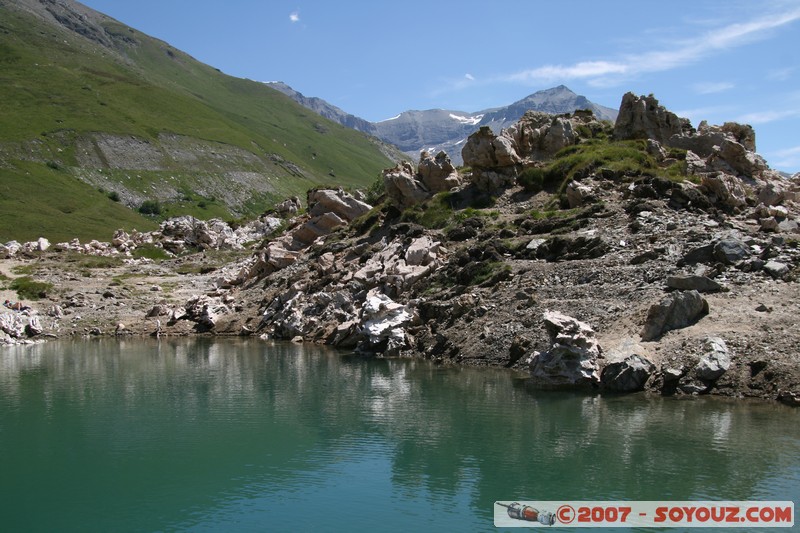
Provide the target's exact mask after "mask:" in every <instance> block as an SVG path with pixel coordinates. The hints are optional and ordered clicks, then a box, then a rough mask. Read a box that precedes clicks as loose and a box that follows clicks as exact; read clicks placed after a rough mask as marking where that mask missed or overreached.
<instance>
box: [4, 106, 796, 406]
mask: <svg viewBox="0 0 800 533" xmlns="http://www.w3.org/2000/svg"><path fill="white" fill-rule="evenodd" d="M609 138H610V139H613V140H614V141H625V142H628V143H629V144H627V145H624V147H623V148H625V149H628V148H630V150H634V151H635V150H639V152H636V153H635V154H634V155H635V157H640V161H639V162H640V164H641V166H640V167H626V166H624V165H621V164H619V161H621V160H622V159H623V157H629V156H628V155H624V154H623V155H619V154H617V153H616V152H615V153H613V154H612V155H611V156H608V157H607V158H606V159H603V158H602V157H599V158H596V160H593V161H594V162H593V163H592V164H590V165H585V166H583V167H577V166H574V165H573V166H572V167H567V166H566V163H564V165H565V166H564V168H563V169H560V170H559V172H561V173H562V174H560V177H561V178H562V179H560V180H559V181H558V182H552V181H548V176H551V175H552V174H553V173H554V172H555V171H554V170H553V168H554V165H555V164H556V163H558V162H562V161H573V160H577V158H578V157H579V156H581V155H582V153H583V152H580V151H579V149H586V150H588V149H594V147H597V149H598V150H600V149H601V148H602V147H603V146H605V145H606V144H608V139H609ZM603 143H605V144H603ZM637 147H638V148H637ZM614 149H615V150H621V149H622V148H620V147H619V146H616V147H615V148H614ZM570 150H572V151H570ZM565 151H566V152H565ZM626 153H627V152H626ZM639 153H641V154H642V155H641V156H639V155H636V154H639ZM462 155H463V156H464V161H465V163H466V164H467V165H468V167H469V168H467V169H462V171H459V170H457V169H455V168H454V167H453V165H452V164H450V161H449V159H448V158H447V157H446V155H444V154H439V155H436V156H431V155H428V154H424V153H423V155H422V157H421V160H420V163H419V165H418V166H417V168H416V169H415V168H414V167H413V166H412V165H410V164H407V163H406V164H401V165H399V166H398V167H396V168H393V169H388V170H386V171H385V172H384V177H383V184H384V186H385V194H384V195H383V196H382V197H381V198H380V199H379V200H380V201H379V202H377V205H375V206H373V205H370V204H368V203H367V202H366V201H365V198H364V197H363V195H359V194H357V193H349V192H345V191H343V190H336V189H318V190H313V191H310V192H309V194H308V198H307V201H306V206H307V209H306V210H305V211H304V210H303V208H302V206H301V202H300V201H299V200H298V199H291V200H287V202H285V203H284V204H282V205H281V206H279V209H278V210H277V211H276V212H275V213H271V214H269V215H267V216H264V217H262V218H261V219H259V220H258V221H255V222H254V223H252V224H250V225H248V226H246V227H239V228H233V227H231V226H230V225H228V224H226V223H224V222H221V221H209V222H202V221H197V220H194V219H191V218H190V217H183V218H181V219H178V220H170V221H166V222H165V223H163V224H162V227H161V229H160V230H159V231H158V232H153V233H150V234H133V235H128V234H122V233H118V234H117V235H115V236H114V239H113V240H112V242H110V243H92V244H90V245H81V244H80V243H75V242H73V243H62V244H60V245H59V244H57V245H54V246H52V247H51V246H49V243H47V242H45V241H43V240H40V241H38V242H36V243H28V244H25V245H15V244H14V243H8V244H6V245H5V246H4V247H0V257H3V256H5V257H6V259H3V260H0V270H2V273H3V274H4V275H5V277H6V278H8V281H7V282H3V283H4V284H6V283H9V282H10V281H12V280H13V279H16V278H19V277H22V276H28V277H30V278H31V279H34V280H36V281H38V282H41V283H44V284H46V285H45V286H46V289H44V290H43V291H42V292H43V298H41V299H40V300H38V301H34V302H28V301H26V304H29V305H31V307H32V308H33V309H31V310H30V311H11V310H8V311H5V312H4V313H2V314H0V330H2V332H3V333H0V342H5V343H18V342H36V341H37V340H38V339H41V338H43V337H68V336H80V335H152V334H156V333H158V334H159V335H188V334H212V335H253V336H260V337H263V338H271V339H286V340H295V341H297V342H301V341H302V342H316V343H324V344H329V345H332V346H337V347H341V348H346V349H356V350H359V351H361V352H364V353H369V354H375V355H377V356H385V357H391V356H411V357H424V358H427V359H431V360H433V361H435V362H437V363H439V364H463V365H473V366H501V367H508V368H516V369H520V370H524V371H525V372H527V373H528V374H529V375H530V378H531V380H532V382H533V383H534V384H535V385H536V386H539V387H544V388H560V387H585V388H597V389H601V390H608V391H614V392H632V391H639V390H647V391H651V392H653V393H658V394H665V395H669V394H718V395H726V396H735V397H758V398H766V399H771V400H779V401H782V402H784V403H786V404H789V405H795V406H796V405H798V404H800V349H798V346H800V333H798V331H797V327H796V316H797V314H798V311H800V299H799V298H798V296H800V284H799V283H798V273H800V229H798V221H799V220H800V216H799V215H800V205H798V203H797V200H798V198H800V196H799V195H800V177H799V176H797V175H796V176H794V177H793V178H792V179H786V178H784V177H782V176H780V175H779V174H778V173H777V172H774V171H772V170H770V169H769V167H768V166H767V164H766V163H765V162H764V161H763V160H762V159H761V158H760V157H759V156H758V155H757V154H756V153H755V133H754V132H753V130H752V128H750V127H749V126H743V125H738V124H732V123H727V124H725V125H722V126H709V125H706V124H701V125H700V126H699V127H698V128H697V129H694V128H693V127H692V126H691V124H689V123H688V121H686V120H685V119H680V118H678V117H676V116H675V115H674V114H672V113H670V112H669V111H667V110H665V109H664V108H663V107H661V106H659V105H658V102H657V101H656V100H655V99H654V98H653V97H652V96H651V97H637V96H635V95H632V94H628V95H626V96H625V97H624V98H623V101H622V105H621V108H620V114H619V118H618V119H617V122H616V124H615V125H613V127H612V126H609V125H608V124H605V123H601V122H599V121H597V120H595V118H594V117H593V116H592V115H591V113H589V112H576V113H574V114H571V115H559V116H555V117H554V116H551V115H545V114H543V113H528V114H526V115H525V117H523V119H522V120H520V122H519V123H518V124H517V125H516V126H514V127H512V128H509V129H508V130H505V131H504V132H503V133H501V134H500V135H494V134H493V133H492V132H491V131H490V130H484V129H482V130H480V131H478V132H476V133H475V134H473V136H471V137H470V138H469V140H468V141H467V143H466V145H465V147H464V150H463V152H462ZM569 157H572V158H573V159H568V158H569ZM603 157H606V156H603ZM554 161H555V162H556V163H553V162H554ZM676 168H679V169H680V170H681V176H677V175H675V174H674V173H673V170H674V169H676ZM137 250H140V251H141V250H150V251H152V250H159V251H161V252H162V253H163V254H164V256H163V257H162V258H155V259H148V258H147V257H143V256H142V254H141V253H140V254H137ZM137 255H139V257H137ZM2 296H4V299H14V298H16V294H15V293H14V292H13V291H12V290H10V289H9V288H6V289H5V290H4V291H3V294H2Z"/></svg>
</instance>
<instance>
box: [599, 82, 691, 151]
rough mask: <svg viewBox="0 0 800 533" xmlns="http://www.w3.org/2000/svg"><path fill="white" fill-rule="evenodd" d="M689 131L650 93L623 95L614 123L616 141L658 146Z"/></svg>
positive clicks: (684, 124)
mask: <svg viewBox="0 0 800 533" xmlns="http://www.w3.org/2000/svg"><path fill="white" fill-rule="evenodd" d="M688 131H691V125H690V124H689V121H688V120H686V119H683V118H680V117H678V116H677V115H676V114H675V113H672V112H671V111H668V110H667V109H666V108H665V107H664V106H662V105H660V104H659V103H658V100H657V99H656V98H655V96H653V95H652V94H651V95H649V96H636V95H635V94H633V93H626V94H625V95H624V96H623V97H622V103H621V104H620V107H619V114H618V115H617V121H616V123H615V124H614V138H615V139H619V140H626V139H653V140H655V141H658V142H659V143H661V144H666V143H667V142H668V141H669V140H670V139H671V138H672V137H673V136H674V135H681V134H683V133H684V132H688Z"/></svg>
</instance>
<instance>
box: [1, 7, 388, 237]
mask: <svg viewBox="0 0 800 533" xmlns="http://www.w3.org/2000/svg"><path fill="white" fill-rule="evenodd" d="M23 8H28V9H23ZM43 9H44V8H42V6H41V4H38V2H31V1H30V0H13V1H6V2H2V3H0V116H2V117H3V119H2V121H0V177H1V178H2V180H3V191H4V192H3V194H4V196H3V201H4V202H8V203H10V204H14V202H17V203H19V204H20V205H21V204H22V203H23V202H25V201H26V198H25V197H24V196H22V194H23V192H24V191H25V190H26V187H25V186H24V184H25V182H26V181H27V180H28V179H29V174H28V173H31V174H35V175H36V176H39V177H40V178H41V181H40V182H39V185H40V186H41V187H43V188H44V189H48V188H51V187H56V188H57V187H63V186H65V182H64V181H63V180H59V179H55V178H53V177H54V176H59V177H62V178H64V179H66V178H67V177H72V180H73V181H76V178H77V180H83V181H85V182H86V183H88V184H91V187H90V188H92V189H96V188H98V187H100V188H104V189H107V190H114V191H118V192H119V193H120V196H121V197H122V199H123V202H122V203H123V204H127V205H128V207H130V208H136V207H137V206H138V204H139V203H141V201H142V200H144V199H146V198H154V199H159V200H160V201H162V203H164V204H165V205H166V206H168V207H169V209H168V211H170V212H171V214H175V213H177V212H180V211H184V212H186V211H187V210H188V211H192V212H194V213H196V214H200V215H203V214H204V213H205V212H208V214H209V216H211V215H219V214H221V213H222V214H224V213H228V214H229V215H231V216H241V215H248V214H249V215H252V214H256V213H258V212H260V211H262V210H263V209H264V208H266V207H269V206H270V205H271V204H273V203H274V202H275V201H277V200H279V199H281V198H283V197H285V196H287V195H292V194H300V195H302V194H303V193H304V192H305V190H307V189H308V188H310V187H312V186H314V185H317V184H320V183H335V184H338V185H342V186H354V187H360V186H366V185H368V184H369V183H371V182H372V181H374V180H375V178H376V176H377V175H378V173H379V172H380V169H381V168H384V167H386V166H389V165H390V164H391V163H390V161H389V160H388V159H386V158H385V157H384V156H383V155H382V154H381V152H380V150H379V147H378V146H377V144H376V141H375V140H374V139H370V138H368V137H366V136H365V135H363V134H361V133H358V132H355V131H353V130H350V129H347V128H344V127H342V126H339V125H338V124H335V123H333V122H330V121H328V120H326V119H324V118H322V117H320V116H319V115H316V114H315V113H313V112H312V111H309V110H307V109H305V108H303V107H301V106H300V105H298V104H296V103H295V102H293V101H292V100H291V99H289V98H288V97H286V96H284V95H283V94H281V93H279V92H277V91H274V90H272V89H270V88H269V87H267V86H265V85H264V84H261V83H257V82H253V81H250V80H243V79H237V78H233V77H231V76H227V75H225V74H223V73H221V72H219V71H217V70H216V69H214V68H212V67H210V66H208V65H204V64H202V63H199V62H197V61H195V60H194V59H192V58H191V57H190V56H188V55H186V54H184V53H182V52H180V51H178V50H176V49H174V48H172V47H170V46H169V45H168V44H166V43H164V42H162V41H159V40H157V39H153V38H150V37H148V36H146V35H144V34H142V33H140V32H138V31H135V30H133V29H131V28H129V27H127V26H125V25H123V24H121V23H119V22H117V21H114V20H113V19H110V18H108V17H105V16H103V15H100V14H98V13H96V12H93V11H91V10H89V9H88V8H85V7H84V6H81V5H79V4H75V3H68V4H67V8H66V11H65V12H63V13H62V12H59V13H57V15H58V16H59V17H60V18H58V17H53V16H52V13H49V12H47V11H44V10H43ZM53 9H61V10H64V9H65V8H63V7H59V6H56V7H54V8H53ZM70 10H72V11H70ZM80 15H83V16H82V17H81V16H80ZM70 17H72V18H70ZM65 19H67V22H66V23H65V22H64V20H65ZM70 21H71V22H70ZM167 141H168V142H167ZM20 161H26V163H25V164H24V165H22V164H21V163H20ZM48 163H49V164H50V167H58V168H59V169H61V171H60V172H52V171H51V170H52V168H50V167H47V164H48ZM22 168H24V169H25V171H24V172H23V171H21V170H20V169H22ZM232 176H233V177H235V178H236V179H238V182H237V183H235V184H234V185H230V179H231V177H232ZM51 178H52V179H51ZM73 181H70V182H69V183H70V184H71V185H73V184H74V183H73ZM48 194H49V192H48ZM54 194H56V196H57V191H54ZM98 194H99V193H98ZM201 204H202V205H203V207H200V205H201ZM209 206H213V207H214V208H213V209H209ZM112 207H114V209H121V206H120V205H117V206H112ZM37 209H38V207H37ZM59 212H60V211H58V212H55V213H54V212H51V211H48V210H42V211H40V212H37V213H32V214H34V215H35V214H40V215H41V216H42V217H43V218H42V223H43V224H44V225H45V226H47V225H48V224H49V225H52V226H53V227H59V226H63V225H66V226H67V227H69V226H71V225H72V224H73V222H72V221H71V220H67V219H61V215H59V214H58V213H59ZM137 217H138V215H136V214H135V213H133V212H130V213H129V216H128V218H129V219H130V218H133V219H134V220H131V222H132V223H134V222H135V223H139V222H140V219H137ZM116 218H117V219H119V217H116ZM51 219H52V220H51ZM2 220H3V222H0V235H5V234H7V233H9V232H10V231H11V230H12V227H9V226H6V225H5V220H6V219H5V218H3V219H2ZM59 220H60V222H59ZM120 220H122V219H120ZM45 222H47V223H46V224H45ZM111 222H116V220H115V219H113V218H112V219H111V220H109V221H108V222H107V224H110V226H108V227H111V226H114V224H111ZM102 226H103V224H100V228H102ZM78 229H79V228H78V227H76V230H78ZM99 236H100V237H105V238H107V235H99Z"/></svg>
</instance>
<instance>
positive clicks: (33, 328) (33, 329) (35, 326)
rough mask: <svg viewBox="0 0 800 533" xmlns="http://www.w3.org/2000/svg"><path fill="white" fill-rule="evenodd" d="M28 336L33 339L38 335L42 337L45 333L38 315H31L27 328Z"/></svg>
mask: <svg viewBox="0 0 800 533" xmlns="http://www.w3.org/2000/svg"><path fill="white" fill-rule="evenodd" d="M25 331H26V332H27V334H28V335H29V336H31V337H35V336H36V335H41V334H42V333H44V327H43V326H42V322H41V320H39V317H38V316H36V315H31V316H30V317H29V318H28V325H27V326H26V328H25Z"/></svg>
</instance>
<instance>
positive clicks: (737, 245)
mask: <svg viewBox="0 0 800 533" xmlns="http://www.w3.org/2000/svg"><path fill="white" fill-rule="evenodd" d="M748 257H750V247H749V246H747V245H746V244H745V243H744V242H742V241H741V240H740V239H737V238H736V237H725V238H723V239H720V240H719V241H717V242H716V244H714V259H716V260H717V261H719V262H720V263H724V264H726V265H735V264H736V263H738V262H740V261H744V260H745V259H747V258H748Z"/></svg>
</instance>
